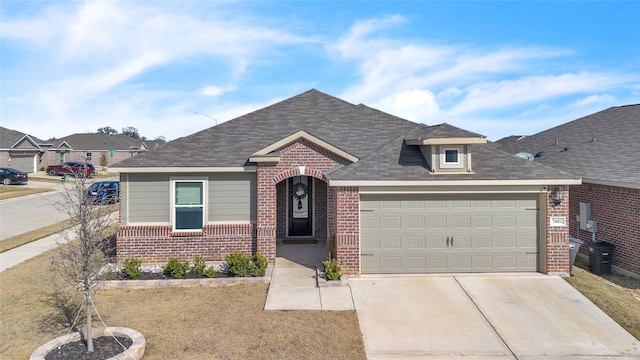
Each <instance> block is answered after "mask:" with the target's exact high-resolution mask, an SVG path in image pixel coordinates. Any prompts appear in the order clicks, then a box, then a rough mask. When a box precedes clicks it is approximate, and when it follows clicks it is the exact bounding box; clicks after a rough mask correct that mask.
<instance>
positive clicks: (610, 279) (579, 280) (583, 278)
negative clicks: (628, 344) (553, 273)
mask: <svg viewBox="0 0 640 360" xmlns="http://www.w3.org/2000/svg"><path fill="white" fill-rule="evenodd" d="M587 268H588V264H586V263H585V261H584V260H582V259H576V266H574V267H573V276H571V278H567V279H566V280H567V281H568V282H569V284H571V285H572V286H573V287H574V288H576V289H578V291H580V292H581V293H582V294H583V295H584V296H586V297H587V298H588V299H589V300H591V302H593V303H594V304H595V305H596V306H598V307H599V308H600V309H602V311H604V312H605V313H607V315H609V316H610V317H611V318H612V319H613V320H615V321H616V322H617V323H618V324H620V325H621V326H622V327H623V328H625V329H626V330H627V331H628V332H629V333H630V334H631V335H633V336H635V338H636V339H638V340H640V279H635V278H631V277H627V276H621V275H615V274H612V275H602V277H600V276H597V275H594V274H592V273H591V272H589V271H588V270H585V269H587Z"/></svg>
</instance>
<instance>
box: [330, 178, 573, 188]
mask: <svg viewBox="0 0 640 360" xmlns="http://www.w3.org/2000/svg"><path fill="white" fill-rule="evenodd" d="M580 184H582V179H536V180H431V181H428V180H329V186H376V187H378V186H522V185H525V186H528V185H536V186H544V185H580Z"/></svg>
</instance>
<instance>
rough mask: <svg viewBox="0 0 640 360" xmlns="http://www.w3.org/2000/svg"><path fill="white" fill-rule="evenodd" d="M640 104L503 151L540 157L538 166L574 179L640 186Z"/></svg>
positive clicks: (507, 143)
mask: <svg viewBox="0 0 640 360" xmlns="http://www.w3.org/2000/svg"><path fill="white" fill-rule="evenodd" d="M639 129H640V104H636V105H627V106H617V107H611V108H609V109H606V110H603V111H600V112H597V113H595V114H592V115H589V116H585V117H583V118H580V119H577V120H574V121H571V122H568V123H566V124H563V125H559V126H556V127H554V128H551V129H548V130H545V131H543V132H540V133H538V134H535V135H531V136H527V137H525V138H524V139H521V140H519V141H515V140H514V139H513V137H507V138H504V139H501V140H498V141H497V144H499V145H500V148H501V149H502V150H505V151H507V152H509V153H512V154H515V153H518V152H528V153H531V154H534V155H535V154H537V153H539V152H544V155H543V156H541V157H536V158H535V162H536V163H540V164H544V165H548V166H551V167H554V168H556V169H562V170H564V171H567V172H569V173H571V174H574V175H575V176H580V177H583V178H587V179H598V180H604V181H616V182H628V183H635V184H640V130H639Z"/></svg>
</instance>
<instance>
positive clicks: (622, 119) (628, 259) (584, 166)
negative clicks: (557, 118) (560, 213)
mask: <svg viewBox="0 0 640 360" xmlns="http://www.w3.org/2000/svg"><path fill="white" fill-rule="evenodd" d="M638 129H640V104H636V105H628V106H618V107H612V108H609V109H606V110H603V111H600V112H598V113H595V114H592V115H589V116H586V117H583V118H580V119H577V120H574V121H571V122H568V123H566V124H563V125H559V126H556V127H554V128H551V129H548V130H545V131H543V132H540V133H538V134H535V135H532V136H525V137H509V138H504V139H501V140H499V141H498V142H497V143H498V144H499V145H500V148H501V149H503V150H505V151H508V152H510V153H513V154H515V153H518V152H526V153H530V154H533V155H534V156H535V155H536V154H538V156H535V158H534V163H540V164H545V165H548V166H551V167H554V168H556V169H561V170H563V171H566V172H569V173H571V174H573V175H575V176H579V177H582V185H572V186H571V187H570V193H571V198H570V201H569V223H570V227H569V231H570V234H571V236H573V237H575V238H579V239H581V240H584V241H588V240H591V239H592V235H593V234H592V232H590V231H589V230H588V229H587V224H586V221H583V222H580V215H581V208H580V204H581V203H582V204H583V205H582V212H583V214H582V216H583V219H586V220H590V219H591V220H595V221H596V223H597V228H596V239H597V240H602V241H607V242H609V243H612V244H613V245H614V248H613V251H612V252H611V260H612V265H613V269H614V270H616V271H619V272H627V273H628V274H630V275H635V276H637V277H639V276H640V130H638ZM587 251H588V247H587V246H582V247H581V252H583V254H585V255H586V254H588V252H587Z"/></svg>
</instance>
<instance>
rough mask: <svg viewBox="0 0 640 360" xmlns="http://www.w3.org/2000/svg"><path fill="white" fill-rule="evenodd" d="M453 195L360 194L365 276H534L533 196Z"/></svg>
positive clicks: (534, 198) (535, 231) (534, 231)
mask: <svg viewBox="0 0 640 360" xmlns="http://www.w3.org/2000/svg"><path fill="white" fill-rule="evenodd" d="M455 196H458V195H446V196H433V195H363V196H362V199H361V208H362V209H363V210H364V211H363V212H362V214H361V224H362V228H361V238H362V244H361V246H362V254H363V256H362V271H363V273H428V272H434V273H436V272H494V271H536V266H537V255H536V254H537V238H538V237H537V222H538V211H536V210H537V197H538V195H537V194H518V195H514V194H506V195H505V194H499V195H461V196H459V197H458V198H457V199H452V198H451V197H455ZM390 198H394V199H390ZM447 239H449V241H447ZM452 240H453V241H452ZM365 254H371V255H372V256H366V255H365Z"/></svg>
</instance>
